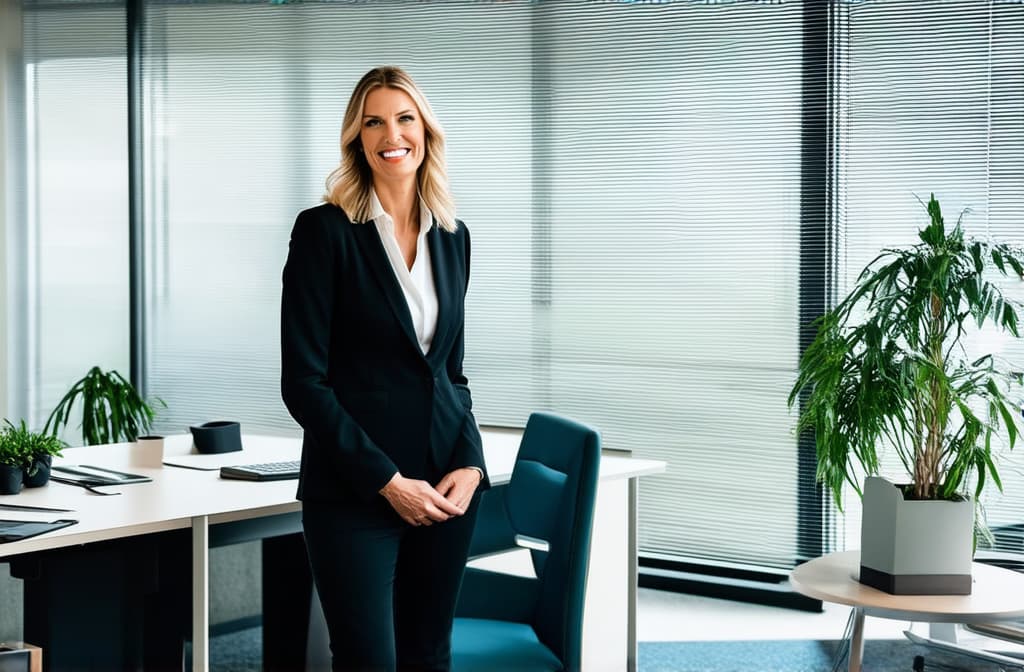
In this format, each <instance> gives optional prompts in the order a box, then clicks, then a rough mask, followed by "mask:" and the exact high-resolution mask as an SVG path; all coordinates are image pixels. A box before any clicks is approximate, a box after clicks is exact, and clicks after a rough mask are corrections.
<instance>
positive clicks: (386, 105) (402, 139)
mask: <svg viewBox="0 0 1024 672" xmlns="http://www.w3.org/2000/svg"><path fill="white" fill-rule="evenodd" d="M424 135H425V133H424V127H423V119H421V118H420V111H419V109H418V108H417V107H416V103H415V102H413V100H412V98H410V97H409V94H407V93H406V92H405V91H402V90H401V89H389V88H385V87H378V88H376V89H374V90H373V91H371V92H370V93H369V94H367V96H366V102H365V104H364V105H363V119H362V128H361V130H360V131H359V139H360V141H361V142H362V145H363V153H364V154H365V155H366V161H367V162H368V163H369V164H370V169H371V170H372V171H373V180H374V182H377V181H404V180H409V179H413V180H414V179H415V178H416V171H417V170H418V169H419V167H420V164H422V163H423V156H424V152H425V146H424Z"/></svg>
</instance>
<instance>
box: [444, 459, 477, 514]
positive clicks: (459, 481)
mask: <svg viewBox="0 0 1024 672" xmlns="http://www.w3.org/2000/svg"><path fill="white" fill-rule="evenodd" d="M482 480H483V476H482V475H481V473H480V472H479V471H477V470H476V469H473V468H472V467H463V468H461V469H456V470H455V471H451V472H449V473H448V474H447V475H446V476H445V477H444V478H442V479H441V482H440V483H438V484H437V491H438V492H439V493H441V494H442V495H443V496H444V497H446V498H447V500H448V501H449V502H451V503H452V504H454V505H455V506H457V507H459V508H460V509H461V510H462V511H465V510H466V507H468V506H469V502H470V500H472V499H473V493H474V492H476V488H477V486H478V485H480V481H482Z"/></svg>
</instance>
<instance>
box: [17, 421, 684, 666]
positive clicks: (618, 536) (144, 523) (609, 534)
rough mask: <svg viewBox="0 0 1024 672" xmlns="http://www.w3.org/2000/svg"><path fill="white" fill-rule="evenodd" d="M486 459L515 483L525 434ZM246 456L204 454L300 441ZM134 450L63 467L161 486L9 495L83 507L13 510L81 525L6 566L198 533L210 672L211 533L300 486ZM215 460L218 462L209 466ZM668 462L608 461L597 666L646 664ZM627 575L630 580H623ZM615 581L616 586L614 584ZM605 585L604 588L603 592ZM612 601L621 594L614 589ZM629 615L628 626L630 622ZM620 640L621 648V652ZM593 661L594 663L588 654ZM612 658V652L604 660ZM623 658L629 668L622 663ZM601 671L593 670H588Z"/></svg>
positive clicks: (287, 505) (284, 452)
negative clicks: (153, 461)
mask: <svg viewBox="0 0 1024 672" xmlns="http://www.w3.org/2000/svg"><path fill="white" fill-rule="evenodd" d="M483 434H484V450H485V459H486V460H487V465H488V471H489V473H490V476H491V481H492V483H493V484H494V485H500V484H502V483H505V482H507V481H508V479H509V477H510V475H511V472H512V465H513V464H514V462H515V455H516V452H517V451H518V445H519V435H518V432H506V431H485V432H484V433H483ZM190 446H191V438H190V437H189V436H188V435H181V436H176V437H170V438H169V439H168V441H167V446H166V450H165V453H166V456H167V457H171V456H173V455H180V454H184V453H187V452H188V451H189V449H190ZM243 446H244V451H243V452H241V453H233V454H230V455H228V456H203V457H202V458H196V459H203V460H204V461H209V462H211V463H216V464H217V465H219V464H221V463H235V464H239V463H251V462H261V461H268V460H271V459H272V460H284V459H293V458H296V457H297V456H298V454H299V452H300V449H301V441H300V440H299V439H286V438H275V437H260V436H245V437H243ZM129 449H130V444H112V445H107V446H90V447H84V448H72V449H68V450H65V453H64V454H65V458H64V459H63V460H57V463H61V462H65V463H72V464H74V463H85V464H96V465H102V466H107V467H111V468H114V469H118V468H120V469H123V470H131V471H132V472H134V473H140V474H145V475H147V476H150V477H152V478H153V482H152V483H143V484H135V485H125V486H116V487H109V488H106V489H107V490H111V491H119V492H121V493H122V494H121V495H119V496H116V497H102V496H98V495H95V494H92V493H89V492H87V491H86V490H84V489H82V488H78V487H74V486H69V485H64V484H60V483H51V484H50V485H48V486H47V487H44V488H35V489H26V490H23V491H22V494H20V495H10V496H2V497H0V502H3V503H10V504H20V505H30V506H45V507H55V508H66V509H73V510H74V512H73V513H63V514H60V513H56V514H52V515H50V514H45V515H44V514H40V513H30V512H13V511H4V512H3V517H4V518H7V519H24V520H44V519H45V520H52V519H55V518H75V519H77V520H78V521H79V522H78V524H77V525H72V526H70V527H67V528H64V529H61V530H57V531H55V532H52V533H48V534H44V535H41V536H38V537H34V538H31V539H26V540H24V541H19V542H15V543H9V544H2V545H0V558H2V557H6V556H12V555H21V554H26V553H32V552H35V551H43V550H50V549H57V548H64V547H69V546H75V545H79V544H88V543H93V542H99V541H105V540H112V539H123V538H126V537H132V536H136V535H145V534H151V533H155V532H164V531H169V530H177V529H186V528H190V529H191V531H192V532H191V534H192V569H193V574H192V576H193V596H192V605H193V606H192V630H193V632H192V642H193V645H192V647H193V648H192V651H193V669H194V670H199V671H202V672H205V671H206V670H208V669H209V560H208V558H209V541H210V526H211V525H216V524H219V523H227V522H233V521H241V520H250V519H258V518H264V517H267V516H274V515H277V514H284V513H292V512H297V511H299V510H300V506H301V505H300V503H299V502H298V501H296V500H295V486H296V482H295V481H293V480H292V481H272V482H261V483H254V482H248V481H231V480H224V479H221V478H220V477H219V474H218V472H217V471H216V470H210V471H200V470H195V469H184V468H177V467H169V466H165V467H163V468H159V469H146V468H142V467H133V466H129V460H128V450H129ZM206 457H209V458H210V459H209V460H205V458H206ZM664 468H665V465H664V463H663V462H657V461H652V460H634V459H630V458H623V457H604V458H602V461H601V472H600V480H601V483H600V485H599V488H598V499H599V502H598V507H597V511H596V513H595V519H594V541H593V545H592V563H591V570H592V571H591V575H590V584H589V585H590V586H591V587H592V590H588V601H590V598H591V596H593V595H596V594H597V593H599V592H600V593H601V598H602V600H606V599H607V598H606V596H605V593H606V592H609V591H608V588H609V586H617V587H618V589H620V590H621V600H620V601H621V604H622V609H621V611H617V612H616V611H614V610H613V611H611V612H610V613H604V610H602V613H600V614H598V615H596V616H593V617H592V614H591V612H590V611H589V610H588V612H587V617H586V619H585V624H584V648H585V650H586V649H587V647H588V646H591V645H593V646H595V647H596V646H599V645H600V646H603V647H607V646H609V645H612V646H614V647H615V648H617V649H618V651H619V654H618V655H616V656H614V658H615V659H614V660H611V661H608V664H607V666H606V665H604V664H602V663H603V661H602V659H601V658H594V659H593V660H594V662H593V668H594V669H595V670H596V669H608V670H622V669H629V670H634V669H635V666H636V585H637V575H636V558H637V555H636V513H637V505H636V494H637V482H636V481H637V477H639V476H641V475H645V474H652V473H657V472H660V471H663V470H664ZM623 574H624V575H625V576H623ZM609 577H611V578H612V580H611V581H609V580H608V578H609ZM597 587H600V590H597ZM610 592H611V593H615V594H617V593H618V590H612V591H610ZM623 615H624V616H625V618H623V617H622V616H623ZM618 642H621V646H619V644H618ZM584 655H585V660H587V658H586V656H587V654H586V651H585V654H584ZM601 655H602V656H604V655H605V654H604V653H602V654H601ZM617 660H621V664H620V663H617V662H616V661H617ZM589 669H591V668H590V667H588V670H589Z"/></svg>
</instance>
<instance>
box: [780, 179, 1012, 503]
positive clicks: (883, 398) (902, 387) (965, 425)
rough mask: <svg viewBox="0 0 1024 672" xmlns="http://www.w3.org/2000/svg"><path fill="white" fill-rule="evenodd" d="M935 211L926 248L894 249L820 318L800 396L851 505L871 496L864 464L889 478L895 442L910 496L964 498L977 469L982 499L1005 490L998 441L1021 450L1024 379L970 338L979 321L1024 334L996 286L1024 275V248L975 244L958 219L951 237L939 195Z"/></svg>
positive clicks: (809, 426) (823, 463) (925, 233)
mask: <svg viewBox="0 0 1024 672" xmlns="http://www.w3.org/2000/svg"><path fill="white" fill-rule="evenodd" d="M926 208H927V210H928V215H929V218H930V220H931V222H930V223H929V224H928V225H927V226H926V227H925V228H924V229H923V230H921V231H920V233H919V236H920V239H921V242H920V243H918V244H916V245H914V246H911V247H909V248H907V249H886V250H883V251H882V253H881V254H880V255H879V256H878V257H877V258H875V260H874V261H872V262H871V263H870V264H868V266H867V267H866V268H865V269H864V271H863V272H862V273H861V274H860V276H859V278H858V279H857V281H856V283H855V286H854V287H853V289H852V290H851V292H850V293H849V295H848V296H846V298H844V299H843V300H842V301H841V302H840V303H839V304H838V305H837V306H836V307H835V308H833V309H831V310H829V311H828V312H826V313H825V314H824V315H823V316H822V317H821V318H819V319H818V320H817V321H816V325H817V328H818V332H817V336H816V338H815V339H814V341H813V342H812V343H811V345H810V346H809V347H808V348H807V350H806V351H805V352H804V353H803V356H802V357H801V359H800V366H799V376H798V378H797V380H796V383H795V385H794V386H793V389H792V391H791V392H790V395H789V405H790V406H791V407H792V406H793V405H794V404H795V403H796V402H797V401H798V400H800V401H801V411H800V418H799V421H798V425H797V427H798V431H804V430H811V431H813V432H814V438H815V442H816V446H817V456H818V474H817V475H818V480H819V481H821V482H823V483H824V484H825V485H826V486H827V487H828V488H830V489H831V491H832V493H833V495H834V497H835V500H836V502H837V504H839V505H840V506H842V500H841V492H842V488H843V485H844V483H846V482H849V483H850V484H851V485H852V486H853V487H854V488H855V489H856V490H857V492H858V493H860V485H859V484H858V482H857V474H858V471H857V467H858V466H859V467H860V468H861V469H863V470H864V471H865V472H866V473H868V474H875V473H878V469H879V457H878V455H879V451H880V450H881V449H882V447H883V446H886V445H889V446H892V447H893V448H894V449H895V452H896V454H897V455H899V458H900V460H902V462H903V466H904V467H905V469H906V471H907V473H908V475H909V477H910V481H911V482H910V484H909V485H908V486H907V487H906V488H905V489H904V490H905V493H904V494H905V496H907V497H908V498H914V499H956V498H958V497H960V496H962V495H963V494H966V491H967V489H968V484H969V483H970V482H971V477H972V473H973V474H974V485H975V487H974V495H975V497H977V496H978V495H980V494H981V492H982V490H983V489H984V487H985V486H986V484H987V483H988V482H989V481H991V482H994V483H995V484H996V486H997V487H999V489H1000V490H1002V483H1001V481H1000V479H999V472H998V470H997V468H996V463H995V460H994V459H993V450H992V440H993V437H994V436H996V435H997V434H998V433H999V432H1000V431H1001V428H1005V430H1006V432H1007V435H1008V437H1009V443H1010V448H1012V447H1013V445H1014V443H1015V442H1016V440H1017V434H1018V431H1019V429H1018V425H1017V422H1018V420H1017V413H1018V409H1019V404H1018V402H1019V399H1018V398H1015V397H1013V396H1011V395H1012V393H1013V392H1012V391H1018V390H1019V389H1020V387H1019V384H1020V382H1021V381H1020V380H1019V374H1013V373H1011V372H1009V371H1008V370H1007V369H1006V368H1004V367H1001V366H1000V365H999V364H998V363H997V361H996V360H995V358H994V357H993V356H992V355H991V354H985V355H982V356H977V355H976V356H974V357H972V356H969V355H968V353H967V352H966V351H965V349H964V347H963V344H962V342H961V341H962V338H963V337H964V335H965V334H966V333H967V329H968V326H969V323H971V322H973V323H974V324H975V325H977V326H978V327H982V326H984V325H986V324H991V325H994V326H995V327H996V328H997V329H1000V330H1003V331H1005V332H1008V333H1010V334H1013V335H1014V336H1017V337H1019V336H1020V334H1019V333H1018V318H1017V310H1016V307H1015V304H1014V303H1013V302H1011V301H1010V300H1009V299H1007V298H1005V297H1004V296H1003V294H1002V292H1001V291H1000V290H999V288H998V287H997V286H996V285H995V284H993V283H992V282H990V281H989V279H988V278H989V277H991V276H992V275H993V273H994V272H995V271H998V272H999V273H1001V274H1002V275H1004V276H1007V275H1012V276H1016V277H1017V278H1020V279H1024V252H1022V251H1021V250H1020V249H1017V248H1013V247H1010V246H1008V245H1006V244H1002V243H997V242H988V241H979V240H974V239H965V236H964V232H963V229H962V228H961V222H960V221H959V220H958V221H957V224H956V226H955V227H953V228H952V230H949V231H947V230H946V226H945V223H944V222H943V219H942V212H941V210H940V208H939V203H938V201H936V200H935V196H934V194H933V195H932V197H931V198H930V200H929V201H928V204H927V205H926ZM962 217H963V216H962V214H961V218H960V219H961V220H962ZM1017 307H1019V306H1017Z"/></svg>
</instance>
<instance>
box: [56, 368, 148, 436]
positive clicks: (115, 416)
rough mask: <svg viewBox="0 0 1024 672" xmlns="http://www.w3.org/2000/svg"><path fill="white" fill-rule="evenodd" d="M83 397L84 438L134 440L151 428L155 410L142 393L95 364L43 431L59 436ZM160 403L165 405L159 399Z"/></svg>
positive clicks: (58, 406)
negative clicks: (78, 401) (77, 402)
mask: <svg viewBox="0 0 1024 672" xmlns="http://www.w3.org/2000/svg"><path fill="white" fill-rule="evenodd" d="M79 398H80V399H81V405H82V425H81V427H82V441H83V442H84V443H85V445H90V446H94V445H97V444H101V443H117V442H120V441H134V440H135V439H137V438H138V437H139V434H144V433H145V432H148V431H149V428H150V427H151V426H152V424H153V418H154V417H155V415H156V412H155V411H154V410H153V408H152V407H151V406H150V405H149V404H148V403H146V401H145V400H144V399H143V398H142V397H141V396H139V393H138V392H137V391H136V390H135V387H134V386H133V385H132V384H131V383H130V382H129V381H127V380H125V378H124V377H123V376H122V375H121V374H120V373H118V372H117V371H107V372H104V371H102V370H101V369H100V368H99V367H97V366H94V367H92V368H91V369H89V372H88V373H87V374H85V376H84V377H83V378H82V379H81V380H78V381H76V382H75V383H74V384H73V385H72V386H71V389H70V390H68V392H67V394H65V395H64V398H63V399H61V400H60V402H59V403H58V404H57V407H56V408H54V409H53V412H52V413H50V417H49V418H47V420H46V425H45V427H44V428H43V431H44V432H50V433H52V434H53V435H56V434H57V433H58V432H59V431H60V428H61V426H64V427H67V424H68V420H69V419H70V418H71V412H72V409H73V408H74V405H75V402H76V401H77V400H78V399H79ZM156 402H157V403H159V404H160V405H161V406H165V404H164V403H163V402H162V401H161V400H159V399H157V400H156Z"/></svg>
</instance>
